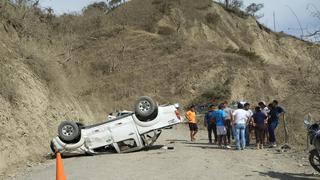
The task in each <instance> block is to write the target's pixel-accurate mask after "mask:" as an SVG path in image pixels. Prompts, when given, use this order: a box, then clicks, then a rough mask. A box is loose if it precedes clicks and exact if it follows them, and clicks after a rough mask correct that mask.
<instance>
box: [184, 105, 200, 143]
mask: <svg viewBox="0 0 320 180" xmlns="http://www.w3.org/2000/svg"><path fill="white" fill-rule="evenodd" d="M186 118H187V119H188V122H189V129H190V138H191V141H195V140H196V138H195V135H196V134H197V132H198V126H197V120H196V111H195V106H194V105H192V106H191V107H190V109H189V111H187V112H186Z"/></svg>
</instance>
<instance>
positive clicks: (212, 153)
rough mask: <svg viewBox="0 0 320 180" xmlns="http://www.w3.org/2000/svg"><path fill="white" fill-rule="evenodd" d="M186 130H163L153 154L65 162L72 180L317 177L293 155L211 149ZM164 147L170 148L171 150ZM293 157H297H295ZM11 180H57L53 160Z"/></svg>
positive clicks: (204, 140) (202, 135) (203, 138)
mask: <svg viewBox="0 0 320 180" xmlns="http://www.w3.org/2000/svg"><path fill="white" fill-rule="evenodd" d="M187 137H188V131H187V130H186V127H185V126H181V127H175V128H173V129H171V130H165V131H164V132H163V133H162V135H161V136H160V139H159V140H158V141H157V144H156V146H155V147H154V148H153V149H152V150H149V151H140V152H135V153H128V154H110V155H99V156H84V157H72V158H67V159H63V162H64V167H65V172H66V175H67V179H68V180H98V179H107V180H119V179H121V180H132V179H152V180H158V179H159V180H160V179H161V180H163V179H183V180H188V179H190V180H191V179H192V180H195V179H196V180H202V179H203V180H206V179H246V180H248V179H252V180H257V179H298V180H301V179H319V178H320V177H319V176H317V177H316V175H313V173H314V171H313V170H312V168H311V167H310V166H309V165H308V163H307V161H306V160H305V159H303V158H301V157H299V158H297V156H296V154H295V153H278V152H277V151H275V150H274V149H272V150H271V149H265V150H259V151H258V150H254V149H253V148H249V149H247V150H243V151H236V150H224V149H218V148H217V146H215V145H208V144H207V138H206V132H205V131H200V133H199V135H198V140H197V142H195V143H189V142H187V141H186V140H187ZM162 145H166V146H169V147H170V146H172V147H174V150H168V149H165V148H163V147H162ZM294 156H295V157H294ZM11 179H17V180H44V179H48V180H49V179H55V161H54V160H49V161H48V162H47V163H45V164H42V165H39V166H38V167H32V168H30V169H29V170H27V171H26V172H24V173H23V174H20V175H19V176H17V177H13V178H11Z"/></svg>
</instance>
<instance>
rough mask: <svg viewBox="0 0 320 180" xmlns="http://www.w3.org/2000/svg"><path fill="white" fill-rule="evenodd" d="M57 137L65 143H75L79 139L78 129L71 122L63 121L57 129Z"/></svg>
mask: <svg viewBox="0 0 320 180" xmlns="http://www.w3.org/2000/svg"><path fill="white" fill-rule="evenodd" d="M58 135H59V138H60V139H61V140H62V141H63V142H65V143H75V141H77V140H78V139H79V137H80V128H79V126H78V125H77V124H76V123H75V122H73V121H63V122H61V123H60V125H59V127H58Z"/></svg>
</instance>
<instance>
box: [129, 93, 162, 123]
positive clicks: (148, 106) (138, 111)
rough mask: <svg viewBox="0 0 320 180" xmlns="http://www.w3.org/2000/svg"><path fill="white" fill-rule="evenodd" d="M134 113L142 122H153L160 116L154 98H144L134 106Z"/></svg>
mask: <svg viewBox="0 0 320 180" xmlns="http://www.w3.org/2000/svg"><path fill="white" fill-rule="evenodd" d="M134 113H135V115H136V117H137V118H138V119H139V120H140V121H144V122H146V121H152V120H153V119H155V118H156V117H157V116H158V105H157V103H156V102H155V101H154V100H153V99H152V98H150V97H148V96H142V97H140V98H139V99H138V100H137V101H136V103H135V105H134Z"/></svg>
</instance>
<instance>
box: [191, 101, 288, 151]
mask: <svg viewBox="0 0 320 180" xmlns="http://www.w3.org/2000/svg"><path fill="white" fill-rule="evenodd" d="M250 107H251V105H250V104H249V103H247V102H238V103H237V109H232V108H230V107H229V106H228V102H227V101H225V102H223V103H221V104H215V103H213V104H210V105H209V107H208V111H207V112H206V113H205V116H204V126H205V127H206V128H207V130H208V139H209V143H210V144H213V143H214V144H218V145H219V147H223V148H227V149H230V148H231V146H230V145H231V144H232V139H235V144H236V149H237V150H243V149H245V147H246V146H249V145H250V140H251V136H252V135H251V134H252V132H254V135H255V140H256V146H257V149H263V148H264V146H266V145H269V146H270V147H276V136H275V130H276V128H277V126H278V124H279V120H280V119H282V120H284V118H285V111H284V109H283V108H282V107H281V106H279V103H278V101H277V100H274V101H272V102H271V103H270V104H268V106H267V105H266V103H265V102H263V101H261V102H259V103H258V105H257V106H255V107H254V109H253V110H251V108H250ZM186 118H187V120H188V123H189V129H190V139H191V141H195V140H196V138H195V137H196V134H197V132H198V125H197V124H198V121H197V118H196V107H195V106H194V105H192V106H191V107H190V108H189V110H188V111H187V112H186ZM212 134H213V136H214V137H213V138H212Z"/></svg>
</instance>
